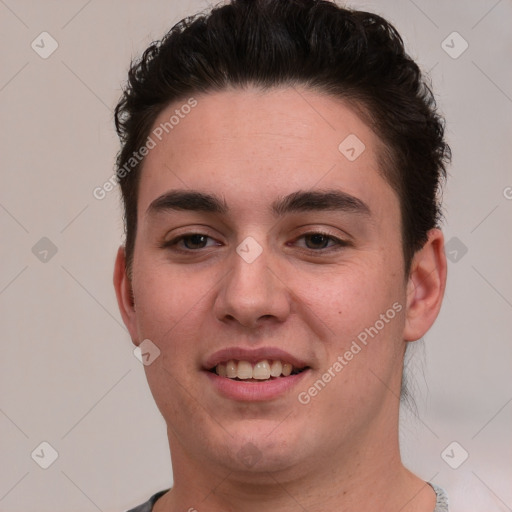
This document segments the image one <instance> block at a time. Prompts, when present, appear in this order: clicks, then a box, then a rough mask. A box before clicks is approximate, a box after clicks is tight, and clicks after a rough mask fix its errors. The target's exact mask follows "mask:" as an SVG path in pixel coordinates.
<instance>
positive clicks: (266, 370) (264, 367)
mask: <svg viewBox="0 0 512 512" xmlns="http://www.w3.org/2000/svg"><path fill="white" fill-rule="evenodd" d="M252 378H253V379H258V380H266V379H270V365H269V364H268V361H260V362H259V363H256V365H255V366H254V368H253V370H252Z"/></svg>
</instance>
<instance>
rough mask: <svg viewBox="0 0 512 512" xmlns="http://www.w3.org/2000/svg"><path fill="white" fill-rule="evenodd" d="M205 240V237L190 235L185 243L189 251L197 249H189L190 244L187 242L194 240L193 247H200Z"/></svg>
mask: <svg viewBox="0 0 512 512" xmlns="http://www.w3.org/2000/svg"><path fill="white" fill-rule="evenodd" d="M205 238H206V237H205V236H204V235H190V236H188V237H187V238H185V239H184V240H183V241H184V242H185V245H186V247H187V249H194V248H196V247H189V246H190V244H189V243H187V241H190V240H192V245H200V244H202V243H204V241H205V240H204V239H205Z"/></svg>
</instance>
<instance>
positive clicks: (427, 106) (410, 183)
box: [115, 0, 451, 276]
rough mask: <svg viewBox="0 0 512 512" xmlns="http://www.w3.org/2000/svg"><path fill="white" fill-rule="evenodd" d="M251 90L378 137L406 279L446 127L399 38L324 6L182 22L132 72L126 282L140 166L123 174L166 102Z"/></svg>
mask: <svg viewBox="0 0 512 512" xmlns="http://www.w3.org/2000/svg"><path fill="white" fill-rule="evenodd" d="M249 86H256V87H260V88H262V89H264V90H266V89H270V88H275V87H295V86H303V87H306V88H308V89H310V90H312V91H318V92H320V93H324V94H328V95H330V96H332V97H334V98H340V99H342V100H345V101H346V102H348V104H349V106H351V107H352V108H353V109H355V110H356V111H357V113H358V114H359V115H360V116H361V119H362V120H363V121H364V122H366V123H367V124H368V125H369V126H370V128H371V129H372V130H373V131H374V132H375V133H376V135H377V136H378V138H379V139H380V141H381V142H382V145H381V147H380V148H379V150H378V152H377V154H378V159H379V171H380V172H381V173H382V175H383V176H384V178H385V179H386V181H387V182H388V183H389V184H390V186H391V187H392V188H393V189H394V190H395V191H396V193H397V195H398V198H399V203H400V214H401V238H402V248H403V256H404V268H405V273H406V275H408V273H409V270H410V263H411V261H412V257H413V256H414V253H415V252H416V251H417V250H419V249H421V247H423V245H424V244H425V242H426V241H427V234H428V231H429V230H430V229H432V228H434V227H437V226H438V223H439V221H440V219H441V217H442V215H441V205H440V193H441V189H442V182H443V180H444V179H445V178H446V164H447V163H448V162H449V161H450V160H451V151H450V147H449V146H448V144H447V143H446V142H445V140H444V125H445V123H444V119H443V118H442V117H441V115H440V114H439V113H438V112H437V107H436V102H435V99H434V95H433V93H432V90H431V86H430V84H429V83H427V80H426V79H425V77H423V76H422V73H421V71H420V69H419V67H418V65H417V64H416V63H415V62H414V61H413V60H412V59H411V58H410V57H409V55H408V54H407V53H406V52H405V49H404V45H403V41H402V38H401V36H400V35H399V33H398V32H397V30H396V29H395V28H394V27H393V26H392V25H391V24H390V23H389V22H388V21H386V20H385V19H383V18H382V17H380V16H378V15H377V14H373V13H368V12H363V11H357V10H353V9H348V8H342V7H340V6H338V5H336V4H335V3H333V2H330V1H326V0H286V1H283V0H231V1H229V2H227V3H226V4H224V5H221V6H217V7H215V8H213V9H211V10H209V11H207V12H206V13H199V14H197V15H195V16H191V17H188V18H185V19H183V20H181V21H180V22H179V23H177V24H176V25H175V26H174V27H173V28H172V29H171V30H170V31H169V32H168V33H167V34H166V35H165V36H164V37H163V39H161V40H160V41H157V42H155V43H153V44H151V45H150V46H149V48H147V49H146V51H145V52H144V54H143V55H142V57H141V58H140V59H138V60H136V61H133V62H132V64H131V67H130V70H129V74H128V82H127V84H126V86H125V88H124V90H123V94H122V97H121V99H120V101H119V103H118V105H117V107H116V109H115V123H116V129H117V132H118V135H119V137H120V140H121V150H120V152H119V153H118V155H117V161H116V167H117V171H116V172H117V175H118V180H119V182H120V187H121V193H122V199H123V206H124V225H125V236H126V238H125V250H126V266H127V271H128V275H129V276H130V275H131V268H132V262H133V252H134V247H135V237H136V231H137V197H138V186H139V182H140V176H141V169H142V167H143V164H144V159H140V161H139V160H137V161H135V162H134V165H132V166H131V167H130V168H129V172H127V166H126V164H127V162H128V161H129V160H130V158H131V157H132V156H133V154H134V152H137V151H138V150H139V149H140V148H141V147H143V146H144V144H145V143H146V140H147V138H148V136H149V135H150V132H151V129H152V127H153V125H154V123H155V120H156V118H157V117H158V116H159V114H160V113H161V112H162V111H163V110H164V109H165V108H166V107H167V106H168V105H169V104H170V103H172V102H176V101H178V100H185V99H186V98H187V97H189V96H190V95H192V94H200V93H208V92H216V91H223V90H228V89H233V88H235V89H236V88H238V89H244V88H246V87H249ZM340 142H341V141H340Z"/></svg>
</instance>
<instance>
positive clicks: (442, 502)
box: [429, 482, 448, 512]
mask: <svg viewBox="0 0 512 512" xmlns="http://www.w3.org/2000/svg"><path fill="white" fill-rule="evenodd" d="M429 485H430V486H431V487H432V489H434V491H435V493H436V496H437V501H436V508H435V510H434V512H448V496H447V495H446V492H445V491H444V489H442V488H441V487H439V486H438V485H436V484H432V483H430V482H429Z"/></svg>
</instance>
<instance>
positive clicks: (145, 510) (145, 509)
mask: <svg viewBox="0 0 512 512" xmlns="http://www.w3.org/2000/svg"><path fill="white" fill-rule="evenodd" d="M168 490H169V489H165V490H163V491H159V492H157V493H156V494H153V496H151V498H149V500H148V501H146V502H144V503H142V504H140V505H139V506H137V507H135V508H131V509H130V510H127V511H126V512H151V511H152V510H153V505H154V504H155V502H156V500H157V499H158V498H160V497H161V496H163V495H164V494H165V493H166V492H167V491H168Z"/></svg>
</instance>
